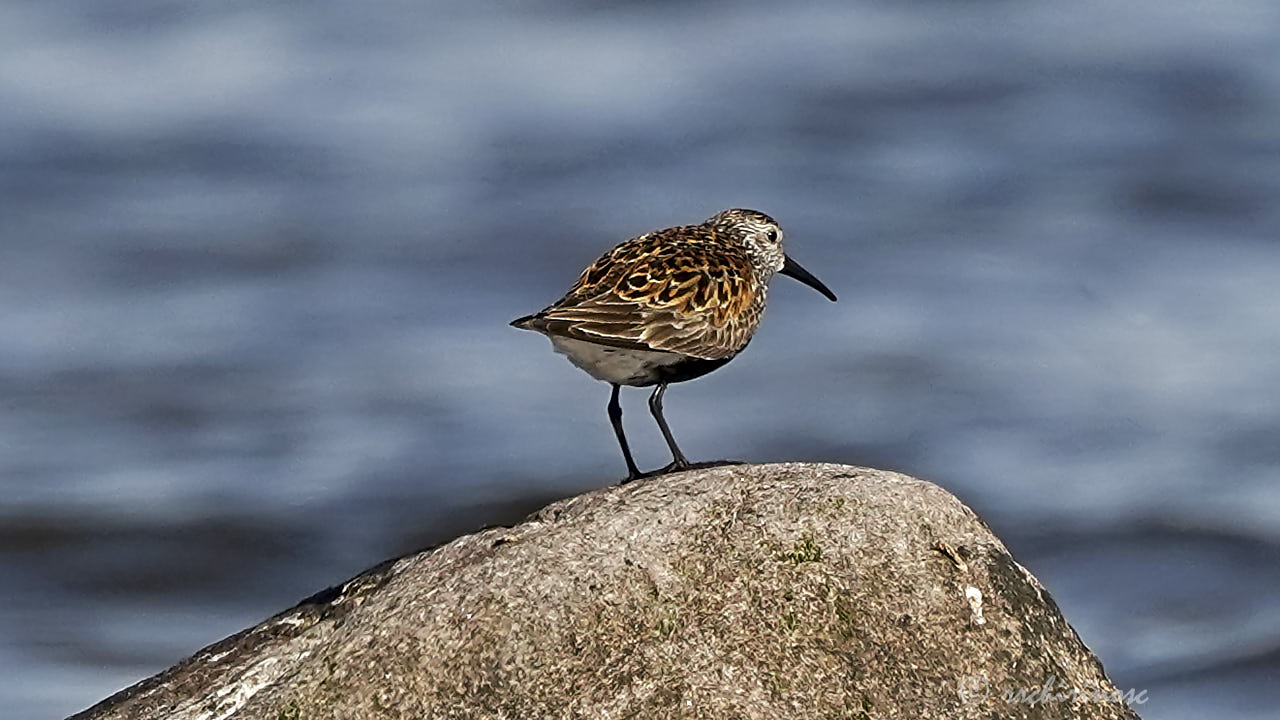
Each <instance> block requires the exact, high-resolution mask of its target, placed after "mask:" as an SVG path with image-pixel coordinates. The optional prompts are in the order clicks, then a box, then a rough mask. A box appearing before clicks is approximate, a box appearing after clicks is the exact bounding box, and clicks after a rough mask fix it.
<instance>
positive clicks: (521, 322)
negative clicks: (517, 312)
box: [511, 313, 538, 330]
mask: <svg viewBox="0 0 1280 720" xmlns="http://www.w3.org/2000/svg"><path fill="white" fill-rule="evenodd" d="M537 317H538V316H537V314H536V313H535V314H533V315H525V316H524V317H522V318H516V319H515V320H512V321H511V327H514V328H520V329H521V330H534V329H535V328H534V326H533V321H534V320H535V319H536V318H537Z"/></svg>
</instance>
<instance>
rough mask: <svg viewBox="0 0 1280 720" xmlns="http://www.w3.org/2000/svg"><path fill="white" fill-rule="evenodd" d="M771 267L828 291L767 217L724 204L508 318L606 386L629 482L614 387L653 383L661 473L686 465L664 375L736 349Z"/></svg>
mask: <svg viewBox="0 0 1280 720" xmlns="http://www.w3.org/2000/svg"><path fill="white" fill-rule="evenodd" d="M775 273H782V274H783V275H788V276H790V277H793V278H795V279H797V280H799V281H800V282H802V283H804V284H806V285H808V286H809V287H811V288H813V289H815V290H817V291H818V292H820V293H822V294H823V295H825V296H827V298H829V299H830V300H832V301H833V302H834V301H835V299H836V296H835V294H834V293H832V292H831V291H830V290H828V289H827V286H826V285H823V284H822V282H821V281H819V280H818V279H817V278H815V277H814V276H813V275H811V274H810V273H809V272H808V271H807V270H805V269H804V268H802V267H800V265H799V264H797V263H796V262H795V261H794V260H792V259H791V258H789V257H787V255H786V253H784V252H783V250H782V229H781V228H780V227H778V223H776V222H775V221H774V220H773V218H771V217H769V216H768V215H765V214H764V213H762V212H757V211H755V210H742V209H733V210H725V211H724V212H721V213H717V214H716V215H714V216H712V217H711V218H709V219H708V220H707V221H706V222H703V223H701V224H699V225H683V226H680V227H673V228H667V229H665V230H655V231H654V232H651V233H646V234H644V235H641V236H639V237H636V238H632V239H631V240H628V241H626V242H624V243H622V244H621V245H619V246H617V247H615V248H614V249H612V250H610V251H609V252H607V253H605V254H604V255H603V256H601V257H600V259H598V260H596V261H595V262H594V263H592V264H591V266H590V267H588V268H587V269H586V270H584V271H583V272H582V276H581V277H579V278H578V282H576V283H574V284H573V287H571V288H569V292H567V293H565V296H564V297H562V298H560V299H559V300H557V301H556V302H555V303H554V304H552V305H551V306H550V307H547V308H546V309H544V310H542V311H540V312H537V313H534V314H533V315H526V316H525V317H522V318H519V319H517V320H514V321H512V323H511V324H512V325H513V326H515V327H518V328H521V329H523V330H535V331H537V332H540V333H542V334H543V335H546V336H547V337H548V338H550V339H551V344H552V346H553V347H554V348H555V350H556V352H559V353H562V354H564V355H565V356H567V357H568V358H569V362H572V363H573V364H574V365H576V366H577V367H579V368H581V369H583V370H585V371H587V372H588V373H589V374H590V375H591V376H592V377H594V378H596V379H597V380H603V381H604V382H607V383H609V384H610V385H612V386H613V394H612V395H611V396H610V398H609V421H610V422H611V423H612V424H613V432H614V434H615V435H617V436H618V444H619V445H620V446H621V447H622V457H623V458H624V459H626V461H627V479H626V480H624V481H623V482H629V481H631V480H635V479H636V478H639V477H642V476H643V473H641V472H640V470H639V469H638V468H637V467H636V463H635V460H634V459H633V458H632V457H631V448H630V447H628V445H627V436H626V435H625V434H624V433H623V431H622V406H621V405H620V404H619V402H618V391H619V389H620V388H621V386H623V385H630V386H633V387H649V386H653V385H656V386H657V387H656V388H655V389H654V391H653V394H652V395H650V396H649V410H650V411H651V412H652V413H653V417H654V419H655V420H657V421H658V428H659V429H660V430H661V431H662V436H663V438H665V439H666V441H667V446H668V447H670V448H671V456H672V463H671V464H670V465H668V466H667V467H665V468H663V469H662V471H661V472H666V471H670V470H683V469H685V468H688V467H689V461H688V460H687V459H686V458H685V456H684V453H682V452H680V448H679V446H677V445H676V440H675V437H673V436H672V434H671V428H669V427H668V426H667V421H666V419H665V418H664V417H663V416H662V396H663V394H664V393H666V391H667V385H668V384H670V383H674V382H683V381H685V380H692V379H694V378H696V377H701V376H702V375H706V374H707V373H709V372H711V371H712V370H715V369H716V368H718V367H720V366H722V365H724V364H725V363H727V362H729V361H730V360H732V359H733V358H734V356H736V355H737V354H738V353H739V352H742V350H743V348H745V347H746V346H747V343H749V342H751V336H752V335H754V334H755V331H756V327H757V326H759V324H760V315H761V314H762V313H763V312H764V306H765V295H766V293H767V291H768V288H769V280H771V279H772V278H773V275H774V274H775Z"/></svg>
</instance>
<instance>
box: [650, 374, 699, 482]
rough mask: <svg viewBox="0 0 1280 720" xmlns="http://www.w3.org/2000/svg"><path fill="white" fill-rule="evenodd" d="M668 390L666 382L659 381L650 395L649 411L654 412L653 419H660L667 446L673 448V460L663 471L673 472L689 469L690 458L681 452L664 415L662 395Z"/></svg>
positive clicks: (659, 425)
mask: <svg viewBox="0 0 1280 720" xmlns="http://www.w3.org/2000/svg"><path fill="white" fill-rule="evenodd" d="M666 391H667V384H666V383H659V384H658V387H657V388H656V389H655V390H654V391H653V394H652V395H650V396H649V412H651V413H653V419H654V420H657V421H658V428H659V429H660V430H662V437H663V438H665V439H666V441H667V447H669V448H671V457H672V462H671V464H670V465H668V466H666V467H665V468H663V469H662V470H663V472H671V471H673V470H688V469H689V460H688V458H686V457H685V456H684V453H682V452H680V446H679V445H676V439H675V437H674V436H672V434H671V428H669V427H667V419H666V418H664V417H662V395H663V393H665V392H666Z"/></svg>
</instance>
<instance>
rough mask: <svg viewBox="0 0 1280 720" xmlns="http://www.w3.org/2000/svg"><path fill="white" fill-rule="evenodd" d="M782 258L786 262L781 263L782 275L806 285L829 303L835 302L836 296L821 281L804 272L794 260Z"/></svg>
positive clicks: (806, 271)
mask: <svg viewBox="0 0 1280 720" xmlns="http://www.w3.org/2000/svg"><path fill="white" fill-rule="evenodd" d="M783 258H784V259H785V260H786V262H784V263H782V270H781V272H782V274H783V275H786V276H787V277H793V278H795V279H797V280H799V281H800V282H802V283H804V284H805V285H808V286H809V287H811V288H813V289H814V290H817V291H818V292H820V293H822V294H823V295H826V296H827V299H828V300H830V301H831V302H835V301H836V294H835V293H833V292H831V290H829V289H828V288H827V286H826V285H823V284H822V281H821V280H819V279H818V278H816V277H814V276H813V275H812V274H811V273H810V272H809V271H808V270H805V269H804V268H802V267H800V263H798V262H796V261H795V260H792V259H791V258H789V257H787V256H785V255H784V256H783Z"/></svg>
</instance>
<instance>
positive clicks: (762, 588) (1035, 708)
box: [74, 463, 1137, 720]
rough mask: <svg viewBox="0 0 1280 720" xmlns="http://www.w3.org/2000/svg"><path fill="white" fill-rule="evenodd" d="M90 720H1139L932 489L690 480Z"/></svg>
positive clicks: (1041, 598)
mask: <svg viewBox="0 0 1280 720" xmlns="http://www.w3.org/2000/svg"><path fill="white" fill-rule="evenodd" d="M74 717H75V718H85V719H88V718H94V719H101V720H105V719H107V718H113V719H115V718H119V719H121V720H124V719H133V718H157V719H158V718H165V719H166V720H196V719H200V720H222V719H225V718H237V719H239V718H245V719H248V718H253V719H256V720H303V719H304V718H305V719H311V718H340V719H341V720H361V719H363V718H504V719H506V718H509V719H517V718H593V719H594V718H598V719H614V718H617V719H621V718H644V719H651V718H677V717H678V718H736V719H744V718H750V719H755V718H760V719H761V720H778V719H779V718H788V719H807V718H813V719H815V720H817V719H819V718H821V719H822V720H871V719H873V718H948V719H951V718H989V717H1002V718H1004V717H1029V718H1030V717H1045V718H1057V717H1061V718H1136V717H1137V715H1136V714H1135V713H1134V712H1133V711H1132V710H1131V709H1130V708H1129V706H1127V705H1126V704H1125V703H1124V702H1123V699H1122V698H1121V697H1120V696H1119V693H1118V692H1117V691H1116V688H1115V687H1114V686H1113V685H1112V684H1111V682H1110V681H1109V680H1108V679H1107V677H1106V675H1105V674H1104V672H1103V669H1102V666H1101V665H1100V664H1099V662H1098V660H1097V658H1095V657H1094V656H1093V654H1092V653H1091V652H1090V651H1089V649H1088V648H1087V647H1085V646H1084V644H1083V643H1082V642H1081V641H1080V638H1079V637H1078V636H1077V635H1076V633H1075V631H1074V630H1073V629H1072V628H1071V626H1070V625H1069V624H1068V623H1067V621H1066V620H1065V619H1064V618H1063V617H1062V614H1061V613H1060V612H1059V610H1058V607H1057V605H1056V604H1055V603H1054V602H1053V600H1052V598H1050V597H1049V595H1048V593H1047V592H1045V590H1044V588H1043V587H1041V585H1040V583H1039V582H1038V581H1037V580H1036V579H1035V578H1034V577H1032V575H1031V574H1030V573H1029V572H1027V570H1025V569H1024V568H1023V567H1022V566H1021V565H1019V564H1018V563H1017V562H1016V561H1014V559H1013V558H1012V557H1011V556H1010V555H1009V551H1008V550H1006V549H1005V547H1004V545H1003V544H1001V542H1000V540H999V539H997V538H996V537H995V536H994V535H993V534H992V533H991V531H990V530H989V529H988V528H987V527H986V525H984V524H983V523H982V521H981V520H979V519H978V517H977V516H975V515H974V513H973V512H972V511H971V510H969V509H968V508H967V507H965V506H964V505H963V504H961V503H960V501H958V500H957V499H956V498H955V497H953V496H952V495H951V494H949V493H947V492H946V491H944V490H942V489H941V488H939V487H937V486H936V485H932V484H930V483H927V482H923V481H920V480H916V479H913V478H910V477H906V476H903V475H899V474H895V473H891V472H884V471H879V470H870V469H866V468H857V467H848V466H843V465H815V464H799V463H788V464H774V465H735V466H721V467H712V468H704V469H698V470H691V471H688V472H683V473H679V474H672V475H666V476H662V477H656V478H652V479H648V480H643V481H639V482H635V483H632V484H629V485H625V486H620V487H609V488H605V489H602V490H597V491H594V492H590V493H587V494H585V495H581V496H579V497H575V498H571V499H568V500H563V501H560V502H556V503H554V504H552V505H550V506H548V507H546V508H544V509H543V510H541V511H539V512H537V513H535V514H534V515H532V516H530V517H529V518H527V519H526V520H525V521H524V522H522V523H521V524H519V525H516V526H514V527H499V528H489V529H485V530H482V531H480V532H477V533H474V534H472V535H467V536H465V537H461V538H458V539H456V540H454V541H452V542H449V543H447V544H444V545H441V546H438V547H435V548H432V549H430V550H426V551H423V552H420V553H417V554H414V555H409V556H406V557H403V558H399V559H396V560H392V561H388V562H385V563H383V564H381V565H378V566H377V567H375V568H372V569H371V570H369V571H367V572H365V573H363V574H361V575H359V576H357V577H355V578H353V579H351V580H349V581H348V582H346V583H343V584H342V585H339V586H336V587H333V588H330V589H329V590H326V591H324V592H321V593H318V594H317V595H315V596H313V597H311V598H308V599H307V600H304V601H303V602H301V603H300V604H298V605H297V606H296V607H294V608H291V609H289V610H286V611H285V612H282V613H280V614H278V615H276V616H275V617H272V618H270V619H269V620H266V621H265V622H263V623H261V624H260V625H258V626H256V627H253V628H250V629H248V630H245V631H243V632H241V633H239V634H237V635H234V636H232V637H229V638H227V639H225V640H222V641H221V642H218V643H216V644H214V645H211V646H210V647H208V648H205V649H204V650H201V651H200V652H198V653H196V654H195V655H193V656H192V657H190V658H188V659H187V660H185V661H183V662H181V663H179V664H178V665H176V666H174V667H172V668H170V669H169V670H166V671H164V672H162V673H160V674H159V675H156V676H154V677H152V678H150V679H148V680H144V681H142V682H140V683H138V684H137V685H135V686H133V687H131V688H128V689H126V690H123V691H121V692H120V693H117V694H116V695H115V696H113V697H111V698H108V699H106V700H104V701H103V702H101V703H99V704H98V705H96V706H94V707H92V708H90V709H88V710H86V711H84V712H82V713H80V714H78V715H76V716H74Z"/></svg>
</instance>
